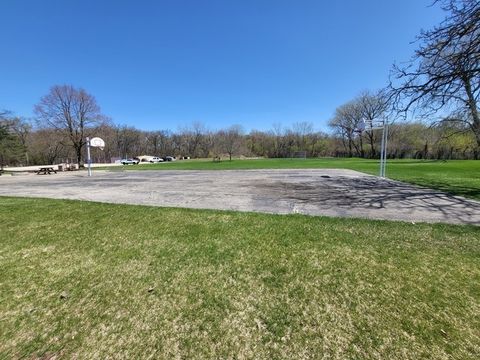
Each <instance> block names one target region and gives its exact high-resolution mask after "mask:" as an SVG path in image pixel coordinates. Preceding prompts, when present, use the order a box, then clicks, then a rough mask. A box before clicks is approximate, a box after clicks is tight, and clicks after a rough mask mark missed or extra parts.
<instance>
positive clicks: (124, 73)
mask: <svg viewBox="0 0 480 360" xmlns="http://www.w3.org/2000/svg"><path fill="white" fill-rule="evenodd" d="M431 3H432V0H402V1H399V0H364V1H360V0H348V1H347V0H343V1H342V0H337V1H321V0H312V1H310V0H308V1H307V0H288V1H287V0H285V1H283V0H218V1H217V0H215V1H211V0H188V1H187V0H158V1H142V0H137V1H133V0H132V1H120V0H111V1H107V0H102V1H100V0H97V1H93V0H56V1H54V0H41V1H39V0H0V14H1V15H0V18H1V21H0V51H1V56H0V108H6V109H10V110H12V111H14V112H15V113H16V114H17V115H21V116H26V117H29V116H32V115H33V106H34V104H35V103H36V102H38V100H39V98H40V97H41V96H42V95H44V94H46V93H47V92H48V90H49V88H50V87H51V86H52V85H54V84H72V85H74V86H78V87H83V88H85V89H86V90H87V91H88V92H90V93H92V94H93V95H94V96H96V98H97V100H98V103H99V105H100V106H101V108H102V111H103V112H104V113H105V114H106V115H108V116H110V117H112V119H113V120H114V122H116V123H120V124H128V125H134V126H136V127H138V128H140V129H145V130H153V129H167V128H168V129H172V130H176V129H177V128H178V127H181V126H187V125H189V124H191V123H192V122H193V121H200V122H203V123H204V124H205V125H206V126H207V127H209V128H211V129H216V128H221V127H225V126H228V125H231V124H242V125H243V126H244V128H245V129H246V130H250V129H252V128H255V129H270V128H271V127H272V124H273V123H282V124H283V125H284V126H289V125H291V124H293V123H295V122H299V121H310V122H312V123H314V125H315V127H316V129H324V128H325V124H326V122H327V121H328V119H329V118H330V117H331V116H332V114H333V112H334V110H335V108H336V107H337V106H338V105H341V104H342V103H344V102H346V101H348V100H349V99H351V98H352V97H354V96H355V95H357V94H358V93H359V92H360V91H361V90H364V89H377V88H379V87H382V86H384V85H385V84H386V82H387V78H388V72H389V69H390V68H391V65H392V63H393V62H395V61H397V62H399V61H405V60H408V59H409V58H410V56H411V54H412V51H413V49H414V47H415V45H412V44H411V43H410V42H411V41H413V40H414V39H415V36H416V35H417V34H418V32H419V30H420V29H421V28H430V27H431V26H432V25H434V24H436V23H438V22H439V21H440V20H441V19H442V18H443V13H442V12H441V11H440V10H439V9H438V7H429V5H430V4H431Z"/></svg>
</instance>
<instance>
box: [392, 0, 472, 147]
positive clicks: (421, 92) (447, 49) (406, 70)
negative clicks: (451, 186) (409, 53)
mask: <svg viewBox="0 0 480 360" xmlns="http://www.w3.org/2000/svg"><path fill="white" fill-rule="evenodd" d="M435 3H438V4H440V6H441V7H442V9H443V10H445V11H446V12H447V16H446V18H445V20H444V21H442V22H441V23H440V24H439V25H438V26H436V27H434V28H433V29H432V30H429V31H422V32H421V34H420V35H419V37H418V41H419V42H420V46H419V48H418V49H417V50H416V51H415V55H414V56H413V58H412V59H411V61H410V62H409V63H408V64H407V65H406V66H404V67H399V66H394V68H393V71H392V76H391V81H390V87H389V88H390V97H391V98H392V100H393V104H394V105H395V108H396V109H397V110H398V111H401V112H405V113H406V112H408V111H409V110H411V109H415V110H417V111H419V112H420V113H422V114H425V115H431V114H433V113H435V112H437V111H438V110H440V109H443V110H444V111H452V110H453V111H454V112H456V113H457V116H455V117H454V118H450V121H451V120H452V119H455V121H460V122H464V123H465V124H466V125H468V127H469V128H470V129H471V131H472V132H473V133H474V134H475V137H476V141H477V145H478V147H480V114H479V109H478V106H479V104H478V102H479V96H480V2H479V1H478V0H441V1H440V0H439V1H436V2H435ZM458 114H461V115H460V116H458Z"/></svg>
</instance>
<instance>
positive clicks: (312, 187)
mask: <svg viewBox="0 0 480 360" xmlns="http://www.w3.org/2000/svg"><path fill="white" fill-rule="evenodd" d="M0 195H4V196H29V197H45V198H58V199H77V200H88V201H100V202H107V203H125V204H139V205H152V206H166V207H186V208H195V209H219V210H236V211H255V212H266V213H276V214H307V215H326V216H341V217H360V218H368V219H386V220H401V221H409V222H445V223H453V224H476V225H479V224H480V202H477V201H474V200H468V199H464V198H462V197H457V196H451V195H448V194H445V193H442V192H439V191H435V190H430V189H425V188H420V187H416V186H413V185H410V184H405V183H401V182H397V181H392V180H387V179H381V178H379V177H376V176H371V175H366V174H363V173H360V172H356V171H353V170H335V169H321V170H226V171H185V170H182V171H168V170H163V171H148V170H146V171H135V170H128V171H100V170H94V171H93V176H92V177H88V176H87V172H83V171H82V172H76V173H59V174H57V175H43V176H38V175H17V176H1V177H0Z"/></svg>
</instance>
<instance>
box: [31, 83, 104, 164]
mask: <svg viewBox="0 0 480 360" xmlns="http://www.w3.org/2000/svg"><path fill="white" fill-rule="evenodd" d="M34 111H35V114H36V115H37V118H38V122H39V124H40V125H42V126H44V127H51V128H54V129H56V130H57V131H60V132H64V133H66V135H67V137H68V139H69V142H70V145H71V146H73V148H74V150H75V154H76V158H77V162H78V163H79V164H80V163H81V160H82V149H83V147H84V146H85V144H86V140H85V138H86V137H87V136H89V135H91V128H93V127H95V126H98V125H99V124H100V123H101V122H102V121H104V120H105V117H104V116H103V115H102V114H101V112H100V107H99V106H98V105H97V101H96V100H95V98H94V97H93V96H92V95H90V94H88V93H87V92H86V91H85V90H83V89H81V88H78V89H77V88H74V87H73V86H71V85H56V86H53V87H52V88H51V89H50V92H49V93H48V94H47V95H45V96H43V97H42V98H41V99H40V102H39V103H38V104H37V105H36V106H35V108H34Z"/></svg>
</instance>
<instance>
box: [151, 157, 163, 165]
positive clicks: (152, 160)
mask: <svg viewBox="0 0 480 360" xmlns="http://www.w3.org/2000/svg"><path fill="white" fill-rule="evenodd" d="M149 161H150V162H151V163H152V164H153V163H159V162H163V159H162V158H160V157H156V156H153V157H152V158H151V159H150V160H149Z"/></svg>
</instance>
